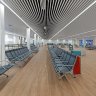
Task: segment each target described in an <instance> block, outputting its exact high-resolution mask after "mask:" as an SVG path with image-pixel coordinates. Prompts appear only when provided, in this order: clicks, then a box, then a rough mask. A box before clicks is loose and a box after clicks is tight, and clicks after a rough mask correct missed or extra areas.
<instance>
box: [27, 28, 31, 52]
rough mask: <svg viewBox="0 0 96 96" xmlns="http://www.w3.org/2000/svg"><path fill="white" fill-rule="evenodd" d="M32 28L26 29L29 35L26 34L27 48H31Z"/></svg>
mask: <svg viewBox="0 0 96 96" xmlns="http://www.w3.org/2000/svg"><path fill="white" fill-rule="evenodd" d="M30 31H31V30H30V28H27V29H26V33H27V35H26V41H27V48H28V49H29V50H30Z"/></svg>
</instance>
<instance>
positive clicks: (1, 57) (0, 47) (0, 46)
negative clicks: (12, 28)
mask: <svg viewBox="0 0 96 96" xmlns="http://www.w3.org/2000/svg"><path fill="white" fill-rule="evenodd" d="M1 61H2V62H1ZM3 65H5V31H4V5H2V4H1V3H0V66H3Z"/></svg>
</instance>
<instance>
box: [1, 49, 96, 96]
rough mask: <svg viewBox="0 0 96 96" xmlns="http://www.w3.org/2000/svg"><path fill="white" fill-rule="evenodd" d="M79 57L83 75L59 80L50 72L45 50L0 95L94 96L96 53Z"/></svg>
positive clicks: (48, 57) (50, 66) (51, 70)
mask: <svg viewBox="0 0 96 96" xmlns="http://www.w3.org/2000/svg"><path fill="white" fill-rule="evenodd" d="M86 54H87V56H83V57H82V65H81V67H82V74H81V75H78V76H77V77H76V78H73V77H72V76H71V75H68V76H67V78H63V79H62V80H59V79H58V78H57V77H56V74H55V72H54V70H53V68H52V64H51V59H50V56H49V54H48V50H47V47H43V48H42V49H41V50H40V52H38V53H37V54H36V55H35V56H34V57H33V58H32V59H31V60H30V62H29V63H28V64H27V65H26V66H25V67H24V68H22V69H21V70H19V71H18V73H17V74H16V75H15V76H14V77H13V78H12V79H11V80H10V81H9V82H8V84H7V85H6V86H5V87H4V88H3V89H2V90H1V91H0V96H96V50H94V51H88V50H87V51H86Z"/></svg>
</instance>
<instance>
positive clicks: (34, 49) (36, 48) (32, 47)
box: [30, 44, 39, 53]
mask: <svg viewBox="0 0 96 96" xmlns="http://www.w3.org/2000/svg"><path fill="white" fill-rule="evenodd" d="M30 48H31V50H32V52H36V53H37V52H38V51H39V48H38V47H36V46H35V45H33V44H32V45H31V46H30Z"/></svg>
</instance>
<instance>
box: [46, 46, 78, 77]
mask: <svg viewBox="0 0 96 96" xmlns="http://www.w3.org/2000/svg"><path fill="white" fill-rule="evenodd" d="M48 49H49V52H50V55H51V58H52V64H53V66H54V69H55V71H56V73H57V74H58V76H59V78H60V79H61V78H62V77H64V76H65V75H66V74H68V73H71V74H72V75H73V67H74V64H75V61H76V58H77V57H76V56H75V55H73V54H71V53H69V52H67V51H65V50H63V49H60V48H58V47H56V46H55V47H53V46H51V47H48Z"/></svg>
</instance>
